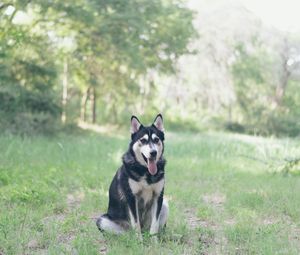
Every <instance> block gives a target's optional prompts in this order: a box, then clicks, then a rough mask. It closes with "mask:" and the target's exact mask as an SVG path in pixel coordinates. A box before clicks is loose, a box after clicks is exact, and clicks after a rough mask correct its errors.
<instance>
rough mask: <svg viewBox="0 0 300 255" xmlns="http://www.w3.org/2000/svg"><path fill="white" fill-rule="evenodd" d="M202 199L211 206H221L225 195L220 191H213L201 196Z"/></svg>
mask: <svg viewBox="0 0 300 255" xmlns="http://www.w3.org/2000/svg"><path fill="white" fill-rule="evenodd" d="M202 199H203V201H204V202H205V203H207V204H209V205H211V206H213V207H222V206H223V204H224V203H225V201H226V196H225V195H224V194H220V193H213V194H208V195H204V196H203V197H202Z"/></svg>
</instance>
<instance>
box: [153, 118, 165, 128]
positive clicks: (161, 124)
mask: <svg viewBox="0 0 300 255" xmlns="http://www.w3.org/2000/svg"><path fill="white" fill-rule="evenodd" d="M153 125H154V126H155V127H156V128H157V129H158V130H159V131H161V132H164V131H165V130H164V122H163V117H162V115H161V114H158V115H157V116H156V118H155V120H154V122H153Z"/></svg>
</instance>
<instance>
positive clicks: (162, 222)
mask: <svg viewBox="0 0 300 255" xmlns="http://www.w3.org/2000/svg"><path fill="white" fill-rule="evenodd" d="M168 215H169V205H168V202H167V201H166V200H163V203H162V207H161V211H160V215H159V228H160V230H161V229H163V228H164V227H165V226H166V224H167V219H168Z"/></svg>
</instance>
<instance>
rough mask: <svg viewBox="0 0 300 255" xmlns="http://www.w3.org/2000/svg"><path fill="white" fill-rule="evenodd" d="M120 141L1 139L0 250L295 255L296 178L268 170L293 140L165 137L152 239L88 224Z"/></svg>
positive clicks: (294, 152) (299, 181) (299, 223)
mask: <svg viewBox="0 0 300 255" xmlns="http://www.w3.org/2000/svg"><path fill="white" fill-rule="evenodd" d="M128 137H129V135H128ZM128 137H125V136H124V137H123V136H107V135H98V134H91V133H88V134H80V135H72V136H71V135H60V136H58V137H55V138H45V137H33V138H25V139H24V138H23V139H22V138H19V137H14V136H6V137H4V136H2V137H0V254H1V253H3V254H106V253H108V254H299V253H300V175H297V174H282V173H276V174H274V173H272V171H275V170H276V171H278V170H280V166H281V163H282V162H284V161H283V159H284V158H293V157H297V156H298V157H299V156H300V149H299V148H300V146H299V145H300V141H299V140H298V141H295V140H294V141H292V140H288V139H284V140H276V139H264V138H256V137H248V136H238V135H228V134H198V135H195V134H179V133H176V134H175V133H173V134H172V133H169V134H168V135H167V141H166V158H167V160H168V164H167V168H166V178H167V181H166V195H167V197H168V199H169V204H170V219H169V222H168V226H167V230H166V232H165V233H164V234H163V235H162V236H161V237H160V239H159V242H158V243H155V242H153V241H151V240H150V239H149V238H148V237H147V236H145V238H144V242H143V243H140V242H138V241H137V239H136V237H135V235H134V233H128V234H127V235H124V236H121V237H115V236H106V237H104V236H103V235H102V234H101V233H100V232H99V231H98V230H97V228H96V225H95V218H96V217H97V216H99V215H100V214H101V212H105V210H106V208H107V201H108V197H107V190H108V187H109V184H110V181H111V179H112V177H113V175H114V173H115V171H116V169H117V168H118V166H119V165H120V157H121V155H122V153H123V152H124V151H125V150H126V149H127V143H128ZM296 168H297V167H296Z"/></svg>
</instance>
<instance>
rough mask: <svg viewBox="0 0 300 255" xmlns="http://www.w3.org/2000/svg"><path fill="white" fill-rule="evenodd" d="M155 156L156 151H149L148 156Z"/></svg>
mask: <svg viewBox="0 0 300 255" xmlns="http://www.w3.org/2000/svg"><path fill="white" fill-rule="evenodd" d="M156 155H157V151H156V150H153V151H150V156H151V157H153V158H154V157H156Z"/></svg>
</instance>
